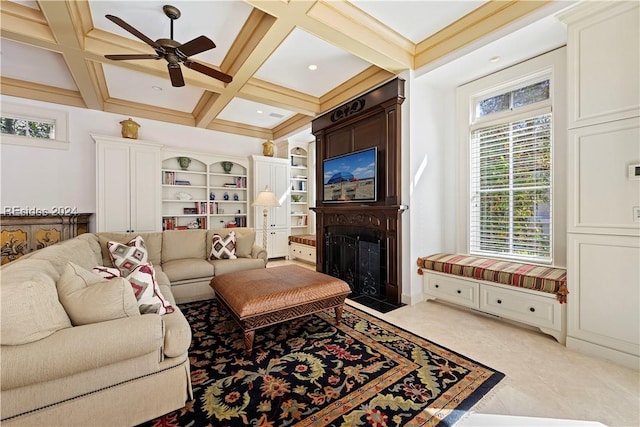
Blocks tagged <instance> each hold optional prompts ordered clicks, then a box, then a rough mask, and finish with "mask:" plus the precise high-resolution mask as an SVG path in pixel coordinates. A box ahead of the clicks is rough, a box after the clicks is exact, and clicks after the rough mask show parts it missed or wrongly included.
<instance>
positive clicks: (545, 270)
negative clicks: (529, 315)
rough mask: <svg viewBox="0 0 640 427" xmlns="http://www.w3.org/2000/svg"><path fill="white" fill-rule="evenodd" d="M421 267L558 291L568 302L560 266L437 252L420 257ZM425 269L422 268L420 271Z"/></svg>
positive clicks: (536, 288)
mask: <svg viewBox="0 0 640 427" xmlns="http://www.w3.org/2000/svg"><path fill="white" fill-rule="evenodd" d="M418 267H420V268H425V269H427V270H433V271H439V272H441V273H448V274H455V275H457V276H463V277H470V278H472V279H478V280H486V281H488V282H495V283H501V284H503V285H511V286H518V287H520V288H527V289H533V290H536V291H541V292H549V293H552V294H556V297H557V299H558V301H559V302H560V303H561V304H564V303H566V302H567V294H568V293H569V291H568V290H567V270H566V269H564V268H557V267H544V266H540V265H533V264H524V263H520V262H513V261H506V260H498V259H491V258H481V257H477V256H470V255H459V254H443V253H441V254H434V255H430V256H426V257H420V258H418ZM421 272H422V271H421V270H419V273H421Z"/></svg>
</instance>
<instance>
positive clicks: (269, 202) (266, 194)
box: [252, 187, 280, 208]
mask: <svg viewBox="0 0 640 427" xmlns="http://www.w3.org/2000/svg"><path fill="white" fill-rule="evenodd" d="M252 206H259V207H269V208H270V207H275V208H277V207H279V206H280V203H279V202H278V199H277V198H276V195H275V193H274V192H273V191H269V187H265V188H264V190H263V191H261V192H260V193H258V197H256V199H255V200H254V201H253V205H252Z"/></svg>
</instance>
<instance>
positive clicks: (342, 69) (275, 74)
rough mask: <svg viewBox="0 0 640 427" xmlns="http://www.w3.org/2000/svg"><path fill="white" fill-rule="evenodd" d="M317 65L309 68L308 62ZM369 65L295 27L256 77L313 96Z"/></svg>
mask: <svg viewBox="0 0 640 427" xmlns="http://www.w3.org/2000/svg"><path fill="white" fill-rule="evenodd" d="M311 64H314V65H316V66H317V67H318V68H317V70H315V71H311V70H309V68H308V67H309V65H311ZM369 66H370V64H369V63H368V62H366V61H363V60H362V59H360V58H358V57H356V56H354V55H351V54H350V53H348V52H346V51H344V50H342V49H340V48H338V47H335V46H333V45H331V44H329V43H327V42H325V41H323V40H321V39H319V38H317V37H315V36H313V35H311V34H309V33H307V32H305V31H303V30H300V29H295V30H293V31H292V32H291V34H289V36H288V37H287V38H286V39H285V40H284V42H282V44H280V46H278V48H277V49H276V50H275V51H274V52H273V54H272V55H271V56H270V57H269V59H267V61H265V63H264V64H263V65H262V67H260V69H259V70H258V72H257V73H256V74H255V76H256V77H257V78H259V79H262V80H266V81H268V82H271V83H275V84H278V85H281V86H284V87H287V88H289V89H294V90H297V91H300V92H304V93H307V94H310V95H314V96H318V97H319V96H321V95H324V94H325V93H327V92H329V91H331V89H333V88H335V87H336V86H338V85H340V84H341V83H344V82H345V81H347V80H349V79H350V78H352V77H353V76H355V75H357V74H358V73H360V72H361V71H363V70H365V69H367V68H368V67H369Z"/></svg>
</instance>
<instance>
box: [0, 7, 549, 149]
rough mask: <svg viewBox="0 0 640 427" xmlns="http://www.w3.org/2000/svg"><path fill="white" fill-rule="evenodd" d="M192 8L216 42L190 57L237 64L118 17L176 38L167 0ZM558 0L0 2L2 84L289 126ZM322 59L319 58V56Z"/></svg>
mask: <svg viewBox="0 0 640 427" xmlns="http://www.w3.org/2000/svg"><path fill="white" fill-rule="evenodd" d="M167 3H169V4H171V5H174V6H176V7H178V8H179V10H180V12H181V17H180V18H179V19H177V20H175V21H174V39H175V40H177V41H178V42H181V43H186V42H187V41H189V40H192V39H193V38H195V37H198V36H200V35H205V36H207V37H208V38H210V39H211V40H213V42H214V43H215V44H216V48H215V49H212V50H209V51H205V52H202V53H199V54H196V55H193V56H192V57H191V59H193V60H194V61H196V62H199V63H201V64H204V65H207V66H209V67H212V68H215V69H217V70H220V71H222V72H224V73H227V74H229V75H231V76H232V77H233V81H232V82H231V83H229V84H224V83H222V82H220V81H219V80H216V79H213V78H211V77H208V76H206V75H204V74H201V73H198V72H196V71H194V70H191V69H188V68H187V67H184V66H182V72H183V75H184V80H185V86H183V87H172V86H171V82H170V80H169V75H168V71H167V63H166V62H165V61H164V60H162V59H161V60H152V59H147V60H130V61H112V60H109V59H106V58H105V57H104V55H105V54H154V50H153V48H152V47H151V46H149V45H148V44H146V43H144V42H142V41H141V40H140V39H139V38H137V37H135V36H133V35H132V34H131V33H130V32H127V31H125V30H123V29H122V28H121V27H120V26H118V25H116V24H115V23H113V22H112V21H110V20H108V19H106V18H105V15H106V14H110V15H115V16H117V17H119V18H121V19H122V20H123V21H125V22H126V23H128V24H129V25H131V26H132V27H134V28H136V29H137V30H139V31H140V32H141V33H143V34H144V35H146V36H147V37H149V38H150V39H152V40H157V39H160V38H170V20H169V18H167V16H166V15H165V14H164V12H163V9H162V6H163V5H165V4H167ZM549 3H550V2H548V1H451V0H450V1H391V0H389V1H385V0H352V1H346V0H272V1H267V0H244V1H242V0H233V1H184V0H164V1H154V0H139V1H118V0H110V1H95V0H89V1H69V0H66V1H63V0H60V1H56V0H44V1H43V0H40V1H28V0H27V1H6V0H2V1H1V2H0V36H1V37H2V40H1V42H2V44H1V49H2V56H1V59H2V67H1V69H0V72H1V73H0V74H1V79H2V81H1V83H2V85H1V93H2V94H6V95H11V96H18V97H22V98H29V99H35V100H41V101H47V102H55V103H59V104H65V105H72V106H77V107H82V108H91V109H95V110H102V111H108V112H112V113H118V114H122V115H125V116H131V117H143V118H148V119H154V120H161V121H165V122H170V123H177V124H182V125H187V126H195V127H200V128H205V129H211V130H217V131H223V132H231V133H235V134H239V135H246V136H250V137H256V138H264V139H277V138H280V137H283V136H285V135H287V134H290V133H291V132H293V131H295V130H297V129H300V128H302V127H304V126H306V125H308V124H309V122H310V121H311V120H312V119H313V117H315V116H316V115H318V114H320V113H322V112H325V111H328V110H330V109H331V108H333V107H335V106H337V105H340V104H341V103H343V102H345V101H347V100H348V99H351V98H352V97H354V96H356V95H358V94H360V93H362V92H365V91H367V90H368V89H370V88H372V87H375V86H377V85H379V84H380V83H382V82H384V81H386V80H388V79H389V78H391V77H393V76H394V75H396V74H397V73H399V72H402V71H405V70H409V69H412V70H419V69H421V68H424V67H428V66H429V65H430V64H433V63H435V62H437V61H438V60H439V59H441V58H443V57H445V56H447V55H449V54H451V53H452V52H456V51H458V50H461V49H464V48H465V47H468V46H470V45H471V44H472V43H473V41H474V40H477V39H479V38H481V37H484V36H487V35H489V34H491V33H494V32H496V31H499V30H500V29H501V28H504V27H505V26H506V25H508V24H510V23H512V22H514V21H516V20H518V19H520V18H522V17H525V16H527V15H529V14H531V13H535V12H536V11H537V10H539V9H540V8H542V7H544V6H546V5H548V4H549ZM310 65H315V66H316V67H317V69H316V70H314V71H312V70H310V69H309V66H310Z"/></svg>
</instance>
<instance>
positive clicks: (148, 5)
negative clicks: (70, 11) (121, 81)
mask: <svg viewBox="0 0 640 427" xmlns="http://www.w3.org/2000/svg"><path fill="white" fill-rule="evenodd" d="M165 4H173V5H174V6H176V7H178V9H179V10H180V13H181V16H180V18H178V19H176V20H175V21H174V22H173V38H174V40H176V41H178V42H180V43H186V42H188V41H189V40H193V39H194V38H196V37H198V36H201V35H204V36H207V37H209V38H210V39H211V40H212V41H213V42H214V43H215V44H216V48H215V49H212V50H209V51H207V52H202V53H199V54H197V55H194V57H193V59H195V60H198V61H203V62H207V63H209V64H213V65H220V64H221V63H222V60H223V59H224V57H225V55H226V54H227V52H228V51H229V48H230V47H231V45H232V44H233V41H234V40H235V37H236V36H237V35H238V32H239V31H240V29H241V28H242V25H243V24H244V22H245V21H246V19H247V17H248V16H249V14H250V13H251V10H252V7H251V6H249V5H248V4H247V3H245V2H242V1H219V0H218V1H174V2H173V3H170V2H167V1H117V2H116V1H90V2H89V5H90V7H91V15H92V19H93V24H94V26H95V27H96V28H99V29H101V30H104V31H108V32H110V33H115V34H118V35H121V36H125V37H128V38H130V39H132V40H137V41H140V39H138V38H137V37H135V36H134V35H132V34H131V33H129V32H128V31H125V30H124V29H122V28H121V27H120V26H119V25H116V24H114V23H113V22H111V21H110V20H108V19H107V18H105V15H106V14H110V15H114V16H117V17H118V18H120V19H122V20H123V21H125V22H126V23H127V24H129V25H131V26H132V27H134V28H135V29H136V30H138V31H140V32H141V33H142V34H144V35H146V36H147V37H149V38H150V39H152V40H157V39H161V38H165V39H168V38H170V35H171V20H170V19H169V18H168V17H167V16H166V15H165V13H164V12H163V10H162V6H164V5H165ZM113 53H114V54H117V53H121V52H113ZM149 53H151V54H152V53H154V52H153V48H152V47H149Z"/></svg>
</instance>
